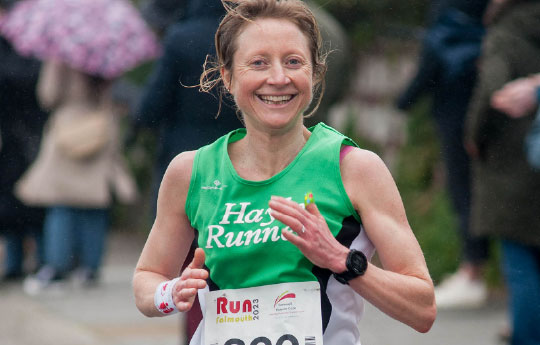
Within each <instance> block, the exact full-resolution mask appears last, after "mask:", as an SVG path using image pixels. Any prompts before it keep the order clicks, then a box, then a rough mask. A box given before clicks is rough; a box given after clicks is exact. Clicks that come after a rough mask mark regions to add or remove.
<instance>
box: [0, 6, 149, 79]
mask: <svg viewBox="0 0 540 345" xmlns="http://www.w3.org/2000/svg"><path fill="white" fill-rule="evenodd" d="M0 33H1V34H3V35H4V36H5V37H6V38H7V39H8V40H10V41H11V42H12V44H13V46H14V47H15V49H16V50H17V51H18V52H19V53H20V54H22V55H25V56H34V57H36V58H38V59H42V60H46V59H55V60H58V61H62V62H64V63H66V64H67V65H69V66H70V67H72V68H74V69H77V70H79V71H82V72H86V73H89V74H92V75H98V76H101V77H104V78H107V79H112V78H115V77H118V76H120V75H121V74H122V73H124V72H126V71H128V70H130V69H132V68H134V67H135V66H137V65H138V64H140V63H142V62H144V61H148V60H151V59H154V58H156V57H157V55H158V54H159V51H160V49H159V44H158V42H157V39H156V37H155V35H154V34H153V32H152V31H151V30H150V29H149V27H148V26H147V25H146V23H145V22H144V20H143V19H142V17H141V16H140V14H139V12H138V10H137V9H136V8H135V7H134V6H133V5H132V4H131V2H129V1H128V0H24V1H22V2H19V3H18V4H16V5H15V6H14V7H13V8H12V9H11V10H10V11H9V12H8V14H7V15H6V16H5V18H3V20H2V21H1V22H0Z"/></svg>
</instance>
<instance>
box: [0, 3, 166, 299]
mask: <svg viewBox="0 0 540 345" xmlns="http://www.w3.org/2000/svg"><path fill="white" fill-rule="evenodd" d="M0 30H1V31H2V33H3V34H4V35H5V36H6V37H7V38H8V39H9V40H11V42H12V43H13V46H14V47H15V49H17V50H18V51H19V52H20V53H21V54H25V55H28V56H34V57H37V58H39V59H41V60H43V65H42V68H41V72H40V76H39V81H38V90H37V93H38V98H39V101H40V102H41V104H42V106H43V107H44V108H46V109H50V110H51V117H50V119H49V120H48V122H47V124H46V128H45V132H44V135H43V140H42V143H41V146H40V151H39V154H38V157H37V159H36V160H35V161H34V162H33V164H32V165H31V167H30V168H29V169H28V170H27V171H26V173H25V174H24V175H23V176H22V178H21V179H20V180H19V181H18V183H17V185H16V190H15V191H16V194H17V196H18V197H19V199H20V200H22V201H23V202H24V203H25V204H27V205H36V206H44V207H46V216H45V225H44V248H45V259H44V261H45V265H44V266H43V267H42V268H41V269H40V270H39V271H38V272H37V273H36V274H35V275H33V276H30V277H28V278H27V279H26V280H25V281H24V285H23V288H24V290H25V292H27V293H29V294H38V293H40V292H41V291H43V290H44V289H47V288H49V287H51V286H53V285H56V284H55V283H57V282H64V281H65V280H66V278H67V277H68V275H69V274H70V273H73V277H74V279H75V281H76V282H77V283H78V284H80V285H84V286H90V285H93V284H95V283H96V282H97V281H98V276H99V269H100V266H101V261H102V258H103V253H104V250H105V239H106V233H107V230H108V227H109V211H110V207H111V204H112V201H113V195H115V196H116V198H117V200H119V201H120V202H130V201H133V200H134V198H135V197H136V187H135V183H134V181H133V179H132V177H131V175H130V174H129V172H128V170H127V169H126V165H125V162H124V160H123V157H122V155H121V148H120V143H121V141H120V138H119V134H120V132H119V130H120V128H119V116H118V113H117V112H118V111H117V108H115V107H114V105H113V102H112V100H111V91H110V90H111V84H112V82H113V81H114V80H115V79H116V78H117V77H119V76H121V75H122V74H123V73H124V72H125V71H127V70H129V69H131V68H133V67H135V66H136V65H138V64H139V63H141V62H143V61H145V60H148V59H151V58H154V57H156V56H157V55H158V53H159V47H158V44H157V41H156V39H155V37H154V35H153V33H152V32H151V30H150V29H148V27H147V26H146V25H145V23H144V21H143V20H142V19H141V18H140V15H139V13H138V11H137V10H136V9H135V8H134V7H133V5H131V4H130V2H128V1H123V0H91V1H90V0H69V1H58V0H54V1H53V0H31V1H28V0H27V1H22V2H20V3H18V4H16V6H14V8H13V9H12V11H11V12H10V13H9V16H7V18H6V19H5V20H4V21H3V22H2V24H1V26H0ZM75 254H76V255H75ZM74 257H75V258H76V260H74V259H73V258H74Z"/></svg>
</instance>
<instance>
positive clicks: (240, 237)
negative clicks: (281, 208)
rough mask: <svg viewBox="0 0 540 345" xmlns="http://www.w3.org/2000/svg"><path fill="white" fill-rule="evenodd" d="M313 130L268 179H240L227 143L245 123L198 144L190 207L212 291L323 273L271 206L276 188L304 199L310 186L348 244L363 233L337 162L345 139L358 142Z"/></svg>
mask: <svg viewBox="0 0 540 345" xmlns="http://www.w3.org/2000/svg"><path fill="white" fill-rule="evenodd" d="M309 130H310V131H311V132H312V135H311V136H310V137H309V139H308V141H307V143H306V145H305V146H304V148H303V149H302V150H301V151H300V152H299V153H298V155H297V157H296V158H295V159H294V160H293V161H292V162H291V163H290V164H289V165H288V166H287V167H286V168H285V169H283V170H282V171H281V172H279V173H278V174H277V175H275V176H273V177H272V178H270V179H268V180H264V181H248V180H245V179H243V178H241V177H240V176H238V174H237V173H236V171H235V169H234V167H233V165H232V163H231V161H230V159H229V156H228V153H227V145H228V144H229V143H232V142H235V141H238V140H240V139H242V138H243V137H244V136H245V134H246V131H245V129H238V130H235V131H233V132H231V133H229V134H227V135H225V136H223V137H221V138H219V139H218V140H216V141H215V142H214V143H212V144H210V145H207V146H205V147H202V148H201V149H199V150H198V151H197V153H196V155H195V158H194V162H193V172H192V176H191V181H190V186H189V192H188V196H187V202H186V214H187V216H188V218H189V219H190V221H191V225H192V226H193V228H194V229H195V230H196V231H197V234H198V239H197V241H198V245H199V247H201V248H202V249H204V252H205V254H206V262H205V264H206V266H207V268H208V270H209V273H210V278H209V287H210V290H218V289H237V288H246V287H253V286H262V285H269V284H277V283H284V282H302V281H314V280H317V279H318V275H319V274H317V272H316V271H317V270H320V268H317V267H314V265H313V264H312V263H311V262H310V261H309V260H308V259H307V258H306V257H305V256H304V255H303V254H302V252H301V251H300V250H299V249H298V248H297V247H296V246H294V245H293V244H291V243H290V242H288V241H287V240H285V239H284V238H283V237H282V236H281V231H282V229H283V228H285V225H284V224H282V223H281V222H279V221H277V220H274V219H273V217H272V216H271V215H270V212H269V207H268V201H269V200H270V197H271V196H272V195H278V196H282V197H285V198H291V199H292V200H293V201H295V202H297V203H299V204H302V205H303V202H304V195H305V194H306V193H307V192H313V195H314V199H315V203H316V205H317V207H318V208H319V211H320V212H321V214H322V215H323V216H324V217H325V219H326V222H327V223H328V226H329V228H330V230H331V232H332V234H333V235H334V236H335V237H336V238H337V239H338V240H339V241H340V242H341V243H343V244H344V245H346V246H348V247H349V246H350V244H351V242H352V240H353V239H354V238H355V237H356V236H357V235H358V233H359V231H360V230H359V229H360V217H359V216H358V214H357V212H356V211H355V210H354V207H353V205H352V203H351V201H350V200H349V198H348V196H347V194H346V192H345V188H344V186H343V183H342V179H341V173H340V169H339V154H340V149H341V146H342V145H343V144H345V145H351V146H356V144H355V143H354V142H353V141H352V140H351V139H349V138H347V137H345V136H344V135H342V134H341V133H339V132H337V131H336V130H334V129H333V128H331V127H329V126H327V125H325V124H322V123H321V124H318V125H317V126H315V127H312V128H310V129H309ZM326 271H327V270H326ZM319 273H320V272H319ZM329 274H330V272H329V271H328V272H327V274H326V275H329Z"/></svg>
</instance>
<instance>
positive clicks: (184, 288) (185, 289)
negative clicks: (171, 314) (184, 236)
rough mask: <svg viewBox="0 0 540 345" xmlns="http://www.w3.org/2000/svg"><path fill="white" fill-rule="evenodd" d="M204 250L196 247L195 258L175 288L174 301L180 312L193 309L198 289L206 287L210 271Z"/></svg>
mask: <svg viewBox="0 0 540 345" xmlns="http://www.w3.org/2000/svg"><path fill="white" fill-rule="evenodd" d="M204 259H205V255H204V251H203V250H202V248H197V249H195V254H194V255H193V260H192V261H191V263H190V264H189V265H188V267H186V269H185V270H184V271H183V272H182V275H181V276H180V280H179V281H177V282H176V284H175V285H174V288H173V292H172V294H173V301H174V303H175V304H176V308H178V311H180V312H186V311H189V310H190V309H191V307H192V306H193V302H194V301H195V296H197V291H198V290H200V289H204V288H205V287H206V279H207V278H208V271H206V270H205V269H204V268H203V266H204Z"/></svg>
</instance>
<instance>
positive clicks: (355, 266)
mask: <svg viewBox="0 0 540 345" xmlns="http://www.w3.org/2000/svg"><path fill="white" fill-rule="evenodd" d="M350 259H351V261H350V266H351V267H350V268H349V269H350V270H351V271H353V272H354V273H355V274H357V275H362V274H364V273H365V271H366V268H367V260H366V257H365V256H364V254H363V253H362V252H358V251H354V252H353V253H351V255H350Z"/></svg>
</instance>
